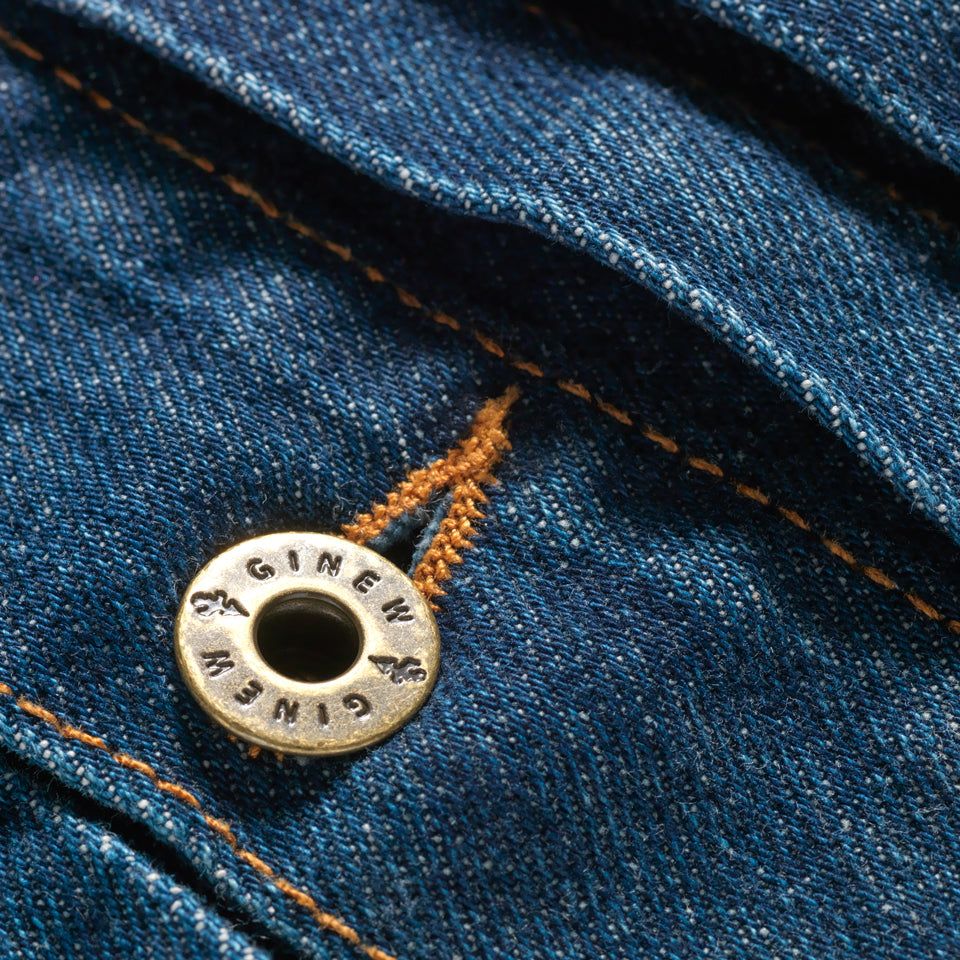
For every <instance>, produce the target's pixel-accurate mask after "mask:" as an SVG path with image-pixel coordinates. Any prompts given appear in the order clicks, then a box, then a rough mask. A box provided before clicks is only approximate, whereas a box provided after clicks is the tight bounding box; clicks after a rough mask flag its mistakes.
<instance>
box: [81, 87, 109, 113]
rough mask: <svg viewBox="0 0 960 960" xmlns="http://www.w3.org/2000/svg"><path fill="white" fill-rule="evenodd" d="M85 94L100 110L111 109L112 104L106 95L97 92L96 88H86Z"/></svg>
mask: <svg viewBox="0 0 960 960" xmlns="http://www.w3.org/2000/svg"><path fill="white" fill-rule="evenodd" d="M87 96H88V97H89V98H90V99H91V100H92V101H93V103H94V106H97V107H99V108H100V109H101V110H112V109H113V104H112V103H111V102H110V101H109V100H108V99H107V98H106V97H104V96H102V95H101V94H99V93H97V91H96V90H88V91H87Z"/></svg>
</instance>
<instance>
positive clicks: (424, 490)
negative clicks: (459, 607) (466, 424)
mask: <svg viewBox="0 0 960 960" xmlns="http://www.w3.org/2000/svg"><path fill="white" fill-rule="evenodd" d="M519 396H520V389H519V387H517V386H512V387H510V388H509V389H508V390H507V391H506V392H505V393H504V394H503V396H502V397H498V398H497V399H495V400H488V401H487V402H486V403H485V404H484V405H483V407H482V408H481V409H480V412H479V413H478V414H477V415H476V417H474V420H473V423H472V424H471V426H470V432H469V433H468V434H467V436H466V437H465V438H464V439H463V440H462V441H461V442H460V443H459V444H458V445H457V446H456V447H453V448H452V449H451V450H449V451H448V452H447V455H446V456H445V457H441V458H439V459H438V460H434V461H433V463H431V464H430V465H429V466H427V467H424V468H423V469H421V470H414V471H412V472H411V473H410V474H408V476H407V478H406V480H404V481H403V482H402V483H400V484H398V485H397V486H396V487H395V488H394V489H393V490H391V491H390V493H388V494H387V497H386V499H385V500H384V502H383V503H378V504H376V505H375V506H373V507H372V508H371V509H370V511H369V512H368V513H362V514H359V515H358V516H357V517H356V519H355V520H354V521H353V523H346V524H344V525H343V527H342V528H341V529H342V531H343V535H344V536H345V537H346V538H347V540H350V541H352V542H353V543H359V544H365V543H369V542H370V541H371V540H373V539H374V538H375V537H377V536H379V535H380V534H381V533H383V531H384V530H386V528H387V527H388V526H389V524H390V523H392V522H393V521H394V520H396V519H397V518H398V517H402V516H403V515H404V514H407V513H410V511H411V510H415V509H416V508H417V507H420V506H423V505H424V504H425V503H426V502H427V501H428V500H429V499H430V497H431V496H432V495H433V494H434V493H436V491H438V490H442V489H446V488H450V489H452V490H453V491H454V496H455V498H456V491H457V489H458V488H459V487H461V486H462V485H463V484H465V483H474V484H476V485H477V489H478V490H479V485H480V484H482V483H493V482H495V481H494V478H493V475H492V473H491V470H492V469H493V467H494V466H496V464H497V463H499V461H500V458H501V455H502V453H503V451H504V450H506V449H509V447H510V442H509V441H508V440H507V434H506V430H505V428H504V420H505V419H506V416H507V414H508V413H509V412H510V408H511V407H512V406H513V404H514V403H515V402H516V400H517V398H518V397H519ZM480 497H481V498H483V499H485V497H483V494H482V493H481V494H480ZM441 526H442V525H441ZM437 536H440V533H438V534H437ZM434 542H436V540H435V541H434ZM444 579H446V578H444ZM414 582H416V580H415V581H414ZM418 586H419V584H418Z"/></svg>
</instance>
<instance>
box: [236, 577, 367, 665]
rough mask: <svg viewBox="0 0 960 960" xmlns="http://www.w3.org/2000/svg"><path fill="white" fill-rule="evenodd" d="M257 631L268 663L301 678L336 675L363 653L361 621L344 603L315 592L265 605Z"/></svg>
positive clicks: (256, 636) (257, 637) (300, 594)
mask: <svg viewBox="0 0 960 960" xmlns="http://www.w3.org/2000/svg"><path fill="white" fill-rule="evenodd" d="M254 630H255V640H256V644H257V649H258V650H259V651H260V656H261V657H263V659H264V661H266V663H267V665H268V666H270V667H272V668H273V669H274V670H276V672H277V673H279V674H280V675H281V676H284V677H287V678H288V679H290V680H299V681H300V682H301V683H323V682H324V681H326V680H333V679H335V678H336V677H339V676H341V675H342V674H344V673H346V672H347V671H348V670H349V669H350V667H352V666H353V664H354V663H356V661H357V658H358V657H359V656H360V647H361V639H362V637H361V631H360V624H359V623H358V622H357V621H356V619H354V617H353V616H352V615H351V614H350V612H349V610H347V609H346V607H344V606H343V604H341V603H338V602H337V601H336V600H333V599H332V598H330V597H326V596H322V595H320V594H316V593H297V594H292V595H288V596H285V597H279V598H278V599H276V600H274V601H273V602H272V603H270V604H268V605H267V606H266V607H265V608H264V610H263V613H261V614H260V617H259V619H258V620H257V624H256V627H255V628H254Z"/></svg>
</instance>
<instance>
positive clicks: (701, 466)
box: [687, 457, 723, 477]
mask: <svg viewBox="0 0 960 960" xmlns="http://www.w3.org/2000/svg"><path fill="white" fill-rule="evenodd" d="M687 463H689V464H690V466H691V467H693V468H694V469H695V470H703V471H704V472H705V473H709V474H712V475H713V476H714V477H722V476H723V471H722V470H721V469H720V468H719V467H718V466H717V465H716V464H715V463H711V462H710V461H709V460H701V459H700V458H699V457H687Z"/></svg>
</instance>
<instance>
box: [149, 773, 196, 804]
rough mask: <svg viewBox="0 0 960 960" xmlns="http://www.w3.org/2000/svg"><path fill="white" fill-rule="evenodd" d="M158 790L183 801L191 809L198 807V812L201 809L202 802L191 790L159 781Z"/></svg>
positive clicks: (166, 781)
mask: <svg viewBox="0 0 960 960" xmlns="http://www.w3.org/2000/svg"><path fill="white" fill-rule="evenodd" d="M157 789H158V790H163V791H164V792H165V793H169V794H170V795H171V796H174V797H176V798H177V799H178V800H182V801H183V802H184V803H186V804H189V805H190V806H191V807H196V809H197V810H199V809H200V801H199V800H198V799H197V798H196V797H195V796H194V795H193V794H192V793H191V792H190V791H189V790H185V789H184V788H183V787H181V786H178V785H177V784H175V783H171V782H170V781H169V780H158V781H157Z"/></svg>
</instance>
